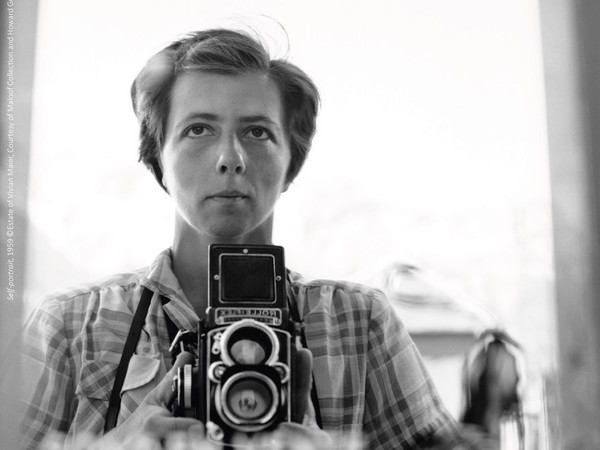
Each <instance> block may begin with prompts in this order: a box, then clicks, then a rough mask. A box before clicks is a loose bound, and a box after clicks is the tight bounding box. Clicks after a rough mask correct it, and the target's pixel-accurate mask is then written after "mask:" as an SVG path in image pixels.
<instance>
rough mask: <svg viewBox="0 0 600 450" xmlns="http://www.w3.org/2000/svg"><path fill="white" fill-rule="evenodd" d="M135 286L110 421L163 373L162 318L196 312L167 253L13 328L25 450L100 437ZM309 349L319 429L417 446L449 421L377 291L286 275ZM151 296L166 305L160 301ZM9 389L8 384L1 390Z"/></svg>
mask: <svg viewBox="0 0 600 450" xmlns="http://www.w3.org/2000/svg"><path fill="white" fill-rule="evenodd" d="M144 287H147V288H149V289H151V290H152V291H153V292H154V296H153V299H152V303H151V306H150V309H149V311H148V315H147V317H146V322H145V325H144V329H143V332H142V334H141V337H140V340H139V343H138V345H137V349H136V352H135V354H134V356H133V357H132V359H131V362H130V365H129V369H128V373H127V377H126V379H125V383H124V385H123V389H122V400H121V409H120V415H119V422H118V423H121V422H122V421H123V420H124V419H125V418H126V417H127V416H129V415H130V414H131V413H132V412H133V411H134V410H135V409H136V408H137V406H138V405H139V404H140V402H141V401H142V399H143V398H144V397H145V395H146V394H147V393H148V392H149V391H150V390H151V389H153V388H154V387H155V386H156V384H157V383H158V382H159V381H160V380H161V379H162V378H163V377H164V375H165V373H166V372H167V370H168V369H169V368H170V365H171V362H170V361H171V359H170V355H169V353H168V347H169V337H168V331H167V327H166V322H165V317H164V314H165V313H166V314H168V315H169V317H170V318H171V319H172V321H173V322H174V323H175V324H176V325H177V326H178V327H179V328H180V329H188V330H194V329H195V328H196V325H197V321H198V317H197V315H196V314H195V312H194V310H193V308H192V307H191V305H190V303H189V302H188V301H187V300H186V298H185V295H184V293H183V291H182V289H181V287H180V285H179V282H178V281H177V279H176V277H175V275H174V274H173V272H172V270H171V254H170V251H169V250H165V251H164V252H162V253H161V254H160V255H159V256H158V257H157V258H156V260H155V261H154V262H153V263H152V265H150V266H149V267H148V268H146V269H143V270H139V271H136V272H132V273H126V274H121V275H118V276H115V277H112V278H109V279H107V280H104V281H103V282H101V283H98V284H93V285H86V286H82V287H79V288H76V289H73V290H69V291H64V292H62V293H59V294H57V295H53V296H50V297H48V298H46V299H45V300H44V302H43V303H42V304H41V306H40V307H39V308H37V309H36V310H35V311H34V313H33V314H32V315H31V317H30V318H29V319H28V321H27V322H26V324H25V327H24V331H23V341H24V344H23V346H24V356H23V372H22V373H23V380H22V381H23V383H24V385H25V389H24V392H25V393H26V394H27V395H26V396H25V397H26V398H22V400H21V401H22V402H23V404H24V406H25V418H24V421H23V447H24V448H36V446H37V445H39V443H40V441H41V440H42V438H43V437H44V435H45V434H46V433H47V432H48V431H49V430H58V431H63V432H65V433H68V435H69V436H70V437H73V436H76V435H77V434H78V433H81V432H91V433H95V434H100V433H102V431H103V427H104V418H105V414H106V410H107V407H108V400H109V397H110V392H111V389H112V386H113V382H114V377H115V372H116V368H117V365H118V363H119V360H120V357H121V351H122V349H123V346H124V343H125V340H126V337H127V333H128V331H129V326H130V323H131V320H132V317H133V313H134V311H135V308H136V306H137V303H138V301H139V299H140V296H141V293H142V290H143V289H144ZM290 288H291V291H292V293H293V295H294V296H295V298H296V301H297V304H298V309H299V312H300V314H301V316H303V317H304V322H305V333H306V340H307V344H308V347H309V348H310V350H311V352H312V354H313V367H314V380H315V385H316V389H317V393H318V397H319V409H320V413H321V417H322V421H323V427H324V429H325V430H332V431H343V432H348V431H360V432H362V433H363V434H364V435H365V436H366V437H367V439H368V441H369V446H368V448H370V449H398V448H415V447H419V444H423V443H424V442H426V440H427V439H429V438H432V437H433V436H434V435H435V437H437V438H440V437H441V439H442V440H443V441H448V440H453V439H454V437H455V435H456V425H455V423H454V421H453V420H452V419H451V418H450V416H449V414H448V413H447V412H446V410H445V409H444V407H443V406H442V405H441V404H440V400H439V399H438V396H437V393H436V391H435V388H434V386H433V385H432V382H431V380H430V378H429V376H428V375H427V373H426V370H425V368H424V366H423V363H422V361H421V358H420V356H419V353H418V351H417V349H416V347H415V345H414V344H413V342H412V341H411V339H410V337H409V336H408V334H407V332H406V330H405V328H404V326H403V325H402V323H401V322H400V320H398V318H397V317H396V315H395V313H394V312H393V310H392V309H391V307H390V305H389V304H388V302H387V300H386V299H385V298H384V296H383V294H382V293H381V292H380V291H377V290H374V289H369V288H367V287H364V286H361V285H357V284H351V283H345V282H331V281H312V282H309V283H304V282H303V281H302V280H301V279H300V277H299V276H298V275H297V274H292V276H291V286H290ZM159 295H164V296H166V297H168V298H169V299H170V300H171V301H170V302H169V303H167V304H166V305H165V306H164V309H163V306H162V305H161V302H160V299H159ZM2 389H7V386H6V385H4V386H2Z"/></svg>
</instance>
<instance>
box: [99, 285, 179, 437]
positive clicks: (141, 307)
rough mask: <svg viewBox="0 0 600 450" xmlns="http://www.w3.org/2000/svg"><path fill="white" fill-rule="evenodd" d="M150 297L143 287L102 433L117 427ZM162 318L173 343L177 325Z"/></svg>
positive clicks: (162, 299) (150, 294) (166, 300)
mask: <svg viewBox="0 0 600 450" xmlns="http://www.w3.org/2000/svg"><path fill="white" fill-rule="evenodd" d="M152 295H153V292H152V291H151V290H150V289H148V288H147V287H144V290H143V292H142V297H141V298H140V302H139V303H138V306H137V308H136V310H135V313H134V315H133V320H132V322H131V327H130V328H129V334H128V335H127V340H126V341H125V346H124V347H123V352H122V353H121V360H120V361H119V366H118V367H117V375H116V376H115V382H114V383H113V388H112V391H111V393H110V399H109V402H108V410H107V411H106V419H105V421H104V433H108V432H109V431H110V430H112V429H113V428H114V427H115V426H116V425H117V420H118V418H119V410H120V409H121V389H122V388H123V383H124V382H125V376H126V375H127V368H128V367H129V361H130V360H131V357H132V356H133V353H134V352H135V348H136V347H137V343H138V341H139V340H140V334H141V332H142V328H143V326H144V322H145V321H146V315H147V314H148V308H149V307H150V302H151V301H152ZM160 301H161V303H162V305H163V306H164V305H166V304H167V303H169V301H170V300H169V299H168V298H167V297H165V296H164V295H161V296H160ZM164 316H165V320H166V322H167V330H168V332H169V341H170V342H173V339H175V336H176V335H177V331H178V328H177V325H175V323H173V321H172V320H171V318H170V317H169V315H168V314H166V313H165V314H164Z"/></svg>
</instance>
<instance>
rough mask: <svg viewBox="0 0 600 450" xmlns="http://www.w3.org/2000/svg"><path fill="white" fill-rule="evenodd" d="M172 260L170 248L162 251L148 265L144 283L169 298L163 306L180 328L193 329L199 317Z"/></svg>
mask: <svg viewBox="0 0 600 450" xmlns="http://www.w3.org/2000/svg"><path fill="white" fill-rule="evenodd" d="M172 261H173V259H172V253H171V249H170V248H168V249H166V250H163V251H162V252H160V253H159V255H158V256H157V257H156V258H155V259H154V261H153V262H152V264H150V266H148V269H147V270H146V274H145V276H144V278H143V279H142V284H143V285H144V286H146V287H147V288H148V289H150V290H152V291H154V292H157V293H158V294H160V295H162V296H164V297H166V298H167V299H169V302H168V303H167V304H165V305H164V307H163V308H164V310H165V312H166V313H167V314H168V315H169V317H170V318H171V320H172V321H173V322H174V323H175V325H177V327H178V328H179V329H180V330H190V331H193V330H196V328H197V326H198V320H199V318H198V316H197V314H196V312H195V311H194V308H193V307H192V305H191V303H190V302H189V301H188V299H187V297H186V296H185V293H184V292H183V289H181V285H180V284H179V280H178V279H177V277H176V276H175V274H174V273H173V269H172Z"/></svg>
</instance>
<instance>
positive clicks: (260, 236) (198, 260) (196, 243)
mask: <svg viewBox="0 0 600 450" xmlns="http://www.w3.org/2000/svg"><path fill="white" fill-rule="evenodd" d="M264 225H265V226H264V227H259V228H258V229H256V230H253V231H252V232H250V233H247V234H244V235H241V236H208V235H204V234H201V233H200V232H198V231H197V230H195V229H193V228H191V227H190V226H189V225H187V224H182V223H181V221H179V220H178V221H177V222H176V225H175V237H174V239H173V246H172V253H173V264H172V269H173V273H174V274H175V276H176V277H177V280H178V281H179V284H180V285H181V288H182V289H183V292H184V294H185V296H186V297H187V299H188V301H189V302H190V303H191V304H192V306H193V307H194V310H195V311H196V314H198V317H204V314H205V311H206V308H207V307H208V247H209V246H210V245H211V244H240V245H242V244H247V245H270V244H271V243H272V240H271V236H272V219H269V220H268V223H267V224H264Z"/></svg>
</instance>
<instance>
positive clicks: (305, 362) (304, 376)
mask: <svg viewBox="0 0 600 450" xmlns="http://www.w3.org/2000/svg"><path fill="white" fill-rule="evenodd" d="M295 372H296V382H295V384H296V393H295V401H296V411H295V415H294V417H293V420H294V421H295V422H299V423H301V422H302V419H303V418H304V414H305V413H306V411H307V409H308V402H309V398H310V388H311V385H312V353H311V352H310V350H308V349H305V348H303V349H300V350H298V352H297V354H296V371H295Z"/></svg>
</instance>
